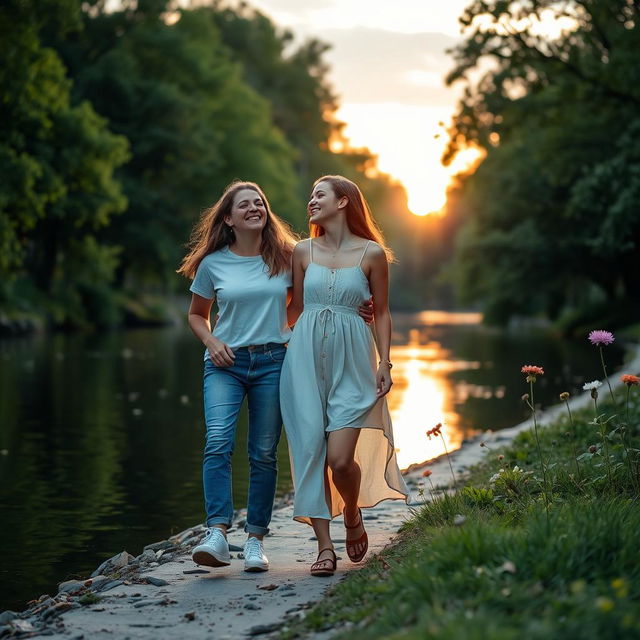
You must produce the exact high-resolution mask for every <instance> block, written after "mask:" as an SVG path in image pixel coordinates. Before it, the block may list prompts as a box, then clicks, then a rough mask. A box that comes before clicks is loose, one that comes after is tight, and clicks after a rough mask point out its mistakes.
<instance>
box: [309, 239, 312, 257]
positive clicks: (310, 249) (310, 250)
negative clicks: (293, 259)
mask: <svg viewBox="0 0 640 640" xmlns="http://www.w3.org/2000/svg"><path fill="white" fill-rule="evenodd" d="M309 262H313V238H309Z"/></svg>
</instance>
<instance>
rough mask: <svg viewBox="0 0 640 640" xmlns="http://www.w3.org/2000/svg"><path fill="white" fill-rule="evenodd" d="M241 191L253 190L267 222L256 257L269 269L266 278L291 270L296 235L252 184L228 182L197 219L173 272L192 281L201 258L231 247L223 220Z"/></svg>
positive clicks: (255, 185) (228, 232)
mask: <svg viewBox="0 0 640 640" xmlns="http://www.w3.org/2000/svg"><path fill="white" fill-rule="evenodd" d="M242 189H252V190H253V191H255V192H256V193H257V194H258V195H259V196H260V198H262V202H263V203H264V208H265V209H266V212H267V221H266V223H265V226H264V229H263V230H262V243H261V244H260V254H261V255H262V259H263V260H264V261H265V264H266V265H267V266H268V267H269V277H271V276H275V275H278V274H279V273H282V272H283V271H286V270H287V269H289V268H290V267H291V254H292V252H293V247H294V245H295V243H296V241H297V238H296V236H295V235H294V234H293V232H292V231H291V229H290V227H289V225H288V224H287V223H286V222H285V221H284V220H281V219H280V218H279V217H278V216H277V215H275V213H273V211H271V206H270V205H269V201H268V200H267V197H266V196H265V195H264V192H263V191H262V189H261V188H260V187H259V186H258V185H257V184H255V182H244V181H239V180H237V181H235V182H232V183H231V184H230V185H229V186H228V187H227V188H226V189H225V190H224V193H223V194H222V195H221V196H220V199H219V200H218V201H217V202H216V203H215V204H214V205H213V206H211V207H209V208H208V209H206V210H205V211H204V212H203V213H202V215H201V216H200V220H199V221H198V222H197V224H196V225H195V227H194V228H193V232H192V234H191V239H190V240H189V244H188V245H187V246H188V248H189V253H187V255H186V256H185V257H184V259H183V260H182V264H181V265H180V268H179V269H177V272H178V273H181V274H182V275H184V276H187V278H191V279H193V278H194V277H195V275H196V271H197V270H198V266H199V265H200V263H201V262H202V260H203V258H204V257H205V256H208V255H209V254H210V253H213V252H214V251H217V250H218V249H222V247H227V246H229V245H231V244H233V242H234V239H235V235H234V232H233V229H231V227H229V226H228V225H227V224H225V221H224V219H225V217H227V216H229V215H231V208H232V207H233V199H234V198H235V196H236V194H237V193H238V191H241V190H242Z"/></svg>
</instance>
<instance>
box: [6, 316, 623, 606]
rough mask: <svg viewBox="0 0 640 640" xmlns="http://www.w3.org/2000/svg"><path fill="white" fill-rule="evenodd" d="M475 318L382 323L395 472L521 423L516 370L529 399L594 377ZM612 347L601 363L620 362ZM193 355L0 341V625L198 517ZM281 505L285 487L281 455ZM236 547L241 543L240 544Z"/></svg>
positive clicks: (239, 497)
mask: <svg viewBox="0 0 640 640" xmlns="http://www.w3.org/2000/svg"><path fill="white" fill-rule="evenodd" d="M479 320H480V317H479V316H478V315H477V314H469V313H467V314H465V313H462V314H461V313H458V314H456V313H446V312H435V311H425V312H423V313H418V314H401V313H396V314H394V338H393V344H394V346H393V349H392V360H393V362H394V368H393V371H392V373H393V376H394V381H395V384H394V387H393V389H392V391H391V394H390V396H389V403H390V409H391V414H392V417H393V420H394V432H395V440H396V447H397V449H398V460H399V463H400V465H401V466H402V467H403V468H404V467H407V466H409V465H410V464H413V463H419V462H423V461H425V460H428V459H431V458H433V457H435V456H437V455H440V454H441V453H443V448H444V444H443V442H442V440H440V439H436V440H429V439H427V437H426V435H425V432H426V431H427V430H428V429H430V428H432V427H433V426H435V425H436V424H437V423H438V422H442V423H443V424H444V430H443V433H444V435H445V441H446V443H447V447H448V448H449V450H453V449H456V448H457V447H459V446H460V444H461V442H462V441H463V439H464V438H465V437H468V436H470V435H473V434H474V433H477V432H478V431H479V430H487V429H492V430H498V429H502V428H505V427H509V426H512V425H513V424H515V423H517V422H520V421H521V420H523V419H524V418H526V417H527V411H526V410H525V407H524V406H523V403H522V401H521V395H522V394H523V393H525V392H526V391H528V387H527V385H526V384H525V382H524V379H523V376H522V375H521V374H520V367H521V366H522V365H523V364H538V365H541V366H544V368H545V370H546V375H545V376H544V377H543V378H540V380H539V382H538V383H537V384H536V394H537V395H536V401H537V402H540V403H541V404H542V405H543V406H544V405H548V404H550V403H555V402H556V399H557V396H558V393H559V392H560V391H569V392H572V393H573V392H576V391H577V390H578V389H579V387H580V386H581V385H582V383H583V382H584V381H586V380H593V379H595V378H601V377H602V373H601V368H600V361H599V357H598V353H597V351H596V350H595V348H594V347H591V346H590V345H589V343H588V342H587V340H586V338H585V339H584V340H578V341H575V340H567V339H563V338H560V337H557V336H554V335H553V334H551V333H549V332H546V331H543V330H532V329H527V330H524V329H522V330H519V331H516V330H512V331H508V332H505V331H499V330H494V329H489V328H486V327H484V326H482V325H481V324H479ZM622 356H623V352H622V349H621V347H620V346H619V345H617V344H616V345H614V347H609V348H608V351H607V357H608V365H609V366H610V367H611V368H613V367H615V366H618V365H619V364H620V363H621V362H622ZM201 360H202V349H201V347H200V346H199V344H198V343H197V341H196V340H195V339H194V338H193V336H192V335H191V334H190V332H189V330H188V329H187V328H186V327H182V326H181V327H168V328H163V329H139V330H127V331H119V332H106V333H102V332H98V333H91V334H64V333H58V334H47V335H37V336H31V337H26V338H12V339H3V340H2V341H0V516H1V519H2V527H0V544H1V548H2V563H0V567H1V568H0V578H1V580H0V611H2V610H4V609H7V608H12V609H17V610H21V609H23V608H24V606H25V604H26V601H27V600H29V599H31V598H36V597H38V596H40V595H41V594H43V593H50V594H55V593H56V591H57V590H56V585H57V583H58V582H60V581H62V580H66V579H70V578H73V577H84V576H86V575H88V574H89V573H90V572H91V571H92V570H93V569H95V567H96V566H97V565H98V564H99V563H100V562H101V561H102V560H104V559H105V558H107V557H110V556H111V555H113V554H115V553H116V552H119V551H121V550H122V549H127V551H129V552H130V553H132V554H134V555H137V554H139V553H140V552H141V551H142V547H143V546H144V545H145V544H148V543H149V542H154V541H156V540H160V539H164V538H166V537H168V536H169V535H171V534H172V533H176V532H178V531H181V530H183V529H185V528H187V527H189V526H192V525H193V524H196V523H198V522H201V521H202V519H203V508H202V489H201V456H202V445H203V435H204V434H203V422H202V406H201V404H202V390H201V386H202V380H201V374H202V372H201ZM233 468H234V477H233V482H234V486H233V490H234V500H235V501H236V505H235V506H236V508H240V507H243V506H244V500H245V496H246V491H247V482H246V478H247V475H248V473H247V462H246V420H244V419H243V420H242V421H241V423H240V426H239V433H238V442H237V446H236V452H235V454H234V462H233ZM278 487H279V492H280V493H284V492H286V491H288V490H289V489H290V488H291V478H290V475H289V471H288V454H287V450H286V443H285V442H284V438H283V442H282V443H281V447H280V476H279V484H278ZM236 542H241V539H240V537H239V536H238V540H237V541H236Z"/></svg>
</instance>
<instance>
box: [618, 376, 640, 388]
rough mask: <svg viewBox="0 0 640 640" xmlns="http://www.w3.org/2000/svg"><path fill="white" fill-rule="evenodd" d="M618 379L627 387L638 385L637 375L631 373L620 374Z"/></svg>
mask: <svg viewBox="0 0 640 640" xmlns="http://www.w3.org/2000/svg"><path fill="white" fill-rule="evenodd" d="M620 380H622V382H624V383H625V384H626V385H627V387H631V386H638V385H640V378H638V376H632V375H631V374H628V373H625V374H624V375H623V376H620Z"/></svg>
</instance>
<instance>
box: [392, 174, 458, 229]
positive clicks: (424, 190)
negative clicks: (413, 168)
mask: <svg viewBox="0 0 640 640" xmlns="http://www.w3.org/2000/svg"><path fill="white" fill-rule="evenodd" d="M443 169H444V167H443ZM431 175H432V180H431V181H430V183H429V184H425V182H426V180H424V179H423V180H415V179H414V180H411V181H410V180H408V179H407V178H404V179H402V178H401V182H402V184H403V185H404V188H405V189H406V191H407V196H408V206H409V211H410V212H411V213H413V215H414V216H419V217H422V216H428V215H431V214H440V213H442V210H443V208H444V206H445V204H446V203H447V196H446V188H447V184H448V182H449V175H448V174H446V173H444V172H443V175H438V176H437V180H433V173H432V174H431Z"/></svg>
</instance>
